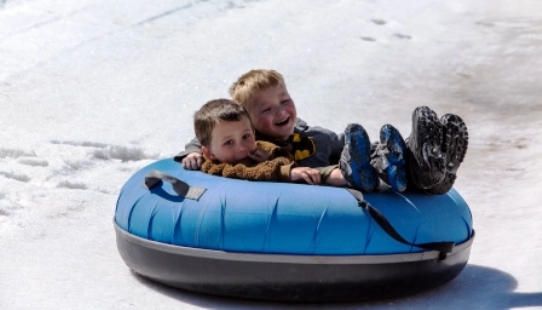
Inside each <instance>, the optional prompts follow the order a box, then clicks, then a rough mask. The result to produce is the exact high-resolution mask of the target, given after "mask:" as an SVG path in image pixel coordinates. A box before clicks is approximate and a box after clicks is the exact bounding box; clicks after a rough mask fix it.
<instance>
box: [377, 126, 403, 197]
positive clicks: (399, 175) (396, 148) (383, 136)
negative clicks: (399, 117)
mask: <svg viewBox="0 0 542 310" xmlns="http://www.w3.org/2000/svg"><path fill="white" fill-rule="evenodd" d="M380 142H381V143H382V144H384V145H386V148H387V149H388V154H387V160H388V164H389V167H388V168H387V169H386V174H387V177H388V182H389V185H390V186H391V188H392V190H393V191H396V192H397V191H398V192H403V191H404V190H405V189H406V187H407V177H406V156H407V152H406V144H405V140H404V139H403V137H402V136H401V134H400V133H399V131H398V130H397V129H396V128H395V127H393V126H391V125H384V126H383V127H382V130H380Z"/></svg>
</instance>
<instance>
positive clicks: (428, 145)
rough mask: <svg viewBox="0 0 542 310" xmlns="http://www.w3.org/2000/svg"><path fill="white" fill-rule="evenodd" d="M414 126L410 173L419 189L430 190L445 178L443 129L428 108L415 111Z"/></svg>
mask: <svg viewBox="0 0 542 310" xmlns="http://www.w3.org/2000/svg"><path fill="white" fill-rule="evenodd" d="M412 126H413V128H412V134H411V137H410V139H409V141H408V149H409V152H410V160H409V166H410V173H411V176H412V180H413V182H414V183H415V185H416V186H417V187H418V188H420V189H429V188H431V187H433V186H434V185H436V184H438V183H441V182H442V181H443V180H444V177H445V167H444V165H445V160H444V154H443V153H442V151H441V145H442V139H443V129H442V126H441V124H440V120H439V119H438V117H437V115H436V113H435V112H434V111H433V110H431V109H430V108H428V107H419V108H416V110H414V113H413V115H412ZM422 142H423V144H422Z"/></svg>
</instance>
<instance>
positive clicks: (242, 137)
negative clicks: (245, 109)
mask: <svg viewBox="0 0 542 310" xmlns="http://www.w3.org/2000/svg"><path fill="white" fill-rule="evenodd" d="M211 137H212V138H211V143H210V145H209V146H207V147H206V146H202V147H201V150H202V152H203V154H204V155H205V156H207V158H209V159H212V160H216V161H219V162H221V163H228V164H236V163H238V162H239V161H241V160H243V159H245V158H247V157H248V154H249V153H251V152H253V151H254V150H255V149H256V140H255V136H254V129H253V128H252V126H250V120H249V119H248V118H247V117H243V118H241V120H239V121H231V122H227V121H219V122H218V123H217V124H216V125H215V128H213V132H212V135H211Z"/></svg>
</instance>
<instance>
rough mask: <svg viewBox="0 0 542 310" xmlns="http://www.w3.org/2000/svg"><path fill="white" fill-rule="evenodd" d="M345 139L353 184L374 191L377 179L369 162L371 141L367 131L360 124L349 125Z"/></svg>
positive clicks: (364, 189) (366, 190) (367, 190)
mask: <svg viewBox="0 0 542 310" xmlns="http://www.w3.org/2000/svg"><path fill="white" fill-rule="evenodd" d="M345 139H346V143H347V144H348V146H349V155H350V158H351V162H350V167H351V169H352V183H353V185H354V186H356V187H357V188H358V189H361V190H363V191H365V192H372V191H374V189H375V188H376V187H377V185H378V179H377V176H376V172H375V171H374V169H373V167H372V166H371V163H370V161H371V159H370V155H369V154H370V151H371V142H370V140H369V136H368V135H367V132H366V131H365V129H363V127H362V126H360V125H357V124H356V125H349V126H348V127H347V130H346V132H345Z"/></svg>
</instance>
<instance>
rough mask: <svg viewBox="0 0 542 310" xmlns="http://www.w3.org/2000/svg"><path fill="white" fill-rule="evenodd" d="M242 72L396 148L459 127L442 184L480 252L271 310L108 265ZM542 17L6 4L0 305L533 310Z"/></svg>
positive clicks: (504, 5) (427, 4)
mask: <svg viewBox="0 0 542 310" xmlns="http://www.w3.org/2000/svg"><path fill="white" fill-rule="evenodd" d="M253 68H274V69H276V70H278V71H280V72H281V73H283V75H284V76H285V78H286V82H287V85H288V87H289V90H290V93H291V95H292V96H293V98H294V100H295V102H296V105H297V109H298V115H299V116H300V117H301V118H303V119H305V120H306V121H307V122H308V123H309V124H311V125H320V126H323V127H327V128H330V129H332V130H335V131H337V132H340V131H341V130H343V129H344V127H345V125H346V124H347V123H349V122H358V123H361V124H363V125H364V126H365V128H366V129H367V130H368V132H369V134H370V135H371V137H372V138H376V137H377V135H378V130H379V128H380V126H382V125H383V124H385V123H392V124H394V125H396V126H397V127H398V128H399V129H400V130H401V132H402V133H403V134H404V135H405V136H407V135H408V134H409V133H410V118H411V111H412V110H413V109H414V108H415V107H416V106H418V105H429V106H431V107H432V108H433V109H434V110H435V111H436V112H437V113H439V115H441V114H444V113H447V112H452V113H457V114H459V115H461V116H462V117H463V118H464V120H465V121H466V122H467V125H468V128H469V133H470V144H469V151H468V154H467V159H466V160H465V162H464V164H463V165H462V166H461V168H460V171H459V178H458V180H457V182H456V188H457V189H458V190H459V192H460V193H461V194H462V195H463V197H464V198H465V199H466V201H467V202H468V203H469V205H470V207H471V209H472V213H473V217H474V228H475V229H476V232H477V236H476V239H475V242H474V244H473V246H472V252H471V257H470V260H469V264H468V266H467V267H466V268H465V269H464V270H463V272H462V273H461V274H460V275H459V276H458V277H457V278H456V279H454V280H453V281H452V282H450V283H449V284H447V285H445V286H442V287H439V288H437V289H435V290H432V291H428V292H425V293H422V294H419V295H415V296H410V297H406V298H400V299H389V300H381V301H375V302H357V303H330V304H319V305H314V304H312V305H311V304H277V303H270V302H254V301H247V300H240V299H230V298H220V297H213V296H206V295H200V294H193V293H189V292H184V291H180V290H176V289H171V288H168V287H165V286H162V285H159V284H156V283H153V282H150V281H148V280H146V279H144V278H142V277H139V276H137V275H135V274H133V273H132V272H131V271H130V270H129V268H128V267H127V266H126V265H125V264H124V262H123V261H122V259H121V257H120V256H119V254H118V252H117V249H116V244H115V233H114V231H113V222H112V219H113V215H114V210H115V202H116V198H117V195H118V193H119V190H120V188H121V187H122V185H123V184H124V182H125V181H126V180H127V179H128V178H129V177H130V176H131V175H132V174H133V173H134V172H135V171H137V170H138V169H139V168H141V167H143V166H145V165H147V164H149V163H151V162H153V161H155V160H158V159H160V158H165V157H171V156H173V155H175V154H176V153H177V152H179V151H181V150H183V148H184V144H185V143H186V142H187V141H188V140H189V139H191V138H192V137H193V132H192V124H191V122H192V115H193V112H194V111H195V110H196V109H197V108H198V107H199V106H200V105H201V104H203V103H205V102H206V101H207V100H209V99H214V98H218V97H226V96H227V88H228V87H229V85H230V84H231V83H232V82H233V81H234V80H235V79H236V78H237V77H238V76H240V75H241V74H243V73H244V72H246V71H248V70H250V69H253ZM541 80H542V2H540V1H535V0H530V1H529V0H453V1H452V0H441V1H434V0H389V1H384V0H365V1H359V0H335V1H323V0H311V1H309V0H292V1H279V0H261V1H249V0H232V1H225V0H207V1H203V0H200V1H198V0H184V1H183V0H178V1H173V0H169V1H168V0H162V1H151V0H131V1H128V0H117V1H106V0H79V1H69V0H7V1H6V0H0V309H125V308H131V309H198V308H213V309H275V308H279V307H280V308H290V309H298V308H299V309H315V308H317V309H333V308H344V309H367V308H370V309H461V308H463V309H510V308H517V309H526V308H542V259H541V256H542V238H541V233H542V206H541V200H540V198H539V197H540V192H541V190H542V160H541V156H542V146H541V144H542V138H541V135H542V90H541V89H542V88H541Z"/></svg>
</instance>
